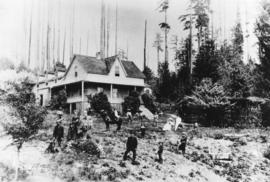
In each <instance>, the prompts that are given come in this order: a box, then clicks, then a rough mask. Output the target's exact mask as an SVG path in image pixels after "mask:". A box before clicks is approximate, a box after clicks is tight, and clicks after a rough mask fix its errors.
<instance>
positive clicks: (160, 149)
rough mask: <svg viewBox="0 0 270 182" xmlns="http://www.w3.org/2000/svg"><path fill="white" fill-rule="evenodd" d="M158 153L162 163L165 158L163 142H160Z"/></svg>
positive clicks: (159, 160)
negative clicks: (163, 155)
mask: <svg viewBox="0 0 270 182" xmlns="http://www.w3.org/2000/svg"><path fill="white" fill-rule="evenodd" d="M157 154H158V162H159V163H160V164H162V163H163V158H162V154H163V142H159V144H158V151H157Z"/></svg>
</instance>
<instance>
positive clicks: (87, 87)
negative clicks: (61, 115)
mask: <svg viewBox="0 0 270 182" xmlns="http://www.w3.org/2000/svg"><path fill="white" fill-rule="evenodd" d="M62 89H65V90H66V93H67V103H68V104H69V112H70V113H73V112H74V110H78V111H79V112H82V111H84V110H86V109H89V108H90V107H91V106H90V104H89V102H88V96H91V95H92V96H93V95H94V94H96V93H99V92H103V93H105V94H106V95H107V97H108V100H109V102H110V103H111V106H112V107H113V108H115V109H117V110H118V111H120V112H122V103H123V102H124V98H125V97H126V96H128V95H129V93H130V92H131V91H133V90H136V91H138V92H142V91H143V87H142V86H133V85H118V84H106V83H97V82H89V81H78V82H74V83H67V84H64V85H59V86H56V87H53V88H52V95H53V94H56V93H57V92H58V91H60V90H62Z"/></svg>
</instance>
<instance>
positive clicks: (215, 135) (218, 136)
mask: <svg viewBox="0 0 270 182" xmlns="http://www.w3.org/2000/svg"><path fill="white" fill-rule="evenodd" d="M223 137H224V135H223V134H222V133H214V135H213V138H214V139H215V140H220V139H222V138H223Z"/></svg>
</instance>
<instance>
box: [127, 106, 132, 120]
mask: <svg viewBox="0 0 270 182" xmlns="http://www.w3.org/2000/svg"><path fill="white" fill-rule="evenodd" d="M127 118H128V122H129V123H131V122H132V113H131V110H130V109H129V108H128V109H127Z"/></svg>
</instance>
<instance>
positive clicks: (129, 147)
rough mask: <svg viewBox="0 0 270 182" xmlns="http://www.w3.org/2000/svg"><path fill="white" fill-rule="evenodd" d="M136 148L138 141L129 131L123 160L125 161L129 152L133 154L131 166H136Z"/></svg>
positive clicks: (131, 131) (132, 132)
mask: <svg viewBox="0 0 270 182" xmlns="http://www.w3.org/2000/svg"><path fill="white" fill-rule="evenodd" d="M137 146H138V140H137V137H136V136H135V135H134V131H133V130H130V135H129V137H128V139H127V143H126V151H125V153H124V157H123V160H127V155H128V153H129V152H132V153H133V158H132V164H136V150H137Z"/></svg>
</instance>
